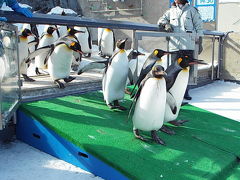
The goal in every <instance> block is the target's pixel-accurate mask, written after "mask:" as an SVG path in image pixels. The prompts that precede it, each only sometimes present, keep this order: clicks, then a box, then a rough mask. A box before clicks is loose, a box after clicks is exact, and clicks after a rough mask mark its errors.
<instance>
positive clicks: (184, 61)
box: [177, 55, 207, 68]
mask: <svg viewBox="0 0 240 180" xmlns="http://www.w3.org/2000/svg"><path fill="white" fill-rule="evenodd" d="M177 63H178V64H179V66H180V67H182V68H186V67H188V66H190V65H194V64H204V65H206V64H207V63H205V62H203V60H198V59H193V58H190V57H189V56H187V55H185V56H180V57H179V58H178V59H177Z"/></svg>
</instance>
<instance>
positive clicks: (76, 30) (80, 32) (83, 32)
mask: <svg viewBox="0 0 240 180" xmlns="http://www.w3.org/2000/svg"><path fill="white" fill-rule="evenodd" d="M76 33H85V31H78V30H76Z"/></svg>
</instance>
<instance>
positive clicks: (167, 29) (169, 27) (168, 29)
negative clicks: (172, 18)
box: [164, 24, 173, 32]
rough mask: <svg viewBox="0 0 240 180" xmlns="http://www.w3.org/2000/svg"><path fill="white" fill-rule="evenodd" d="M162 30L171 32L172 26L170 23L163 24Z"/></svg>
mask: <svg viewBox="0 0 240 180" xmlns="http://www.w3.org/2000/svg"><path fill="white" fill-rule="evenodd" d="M164 30H165V31H166V32H173V27H172V26H171V24H165V26H164Z"/></svg>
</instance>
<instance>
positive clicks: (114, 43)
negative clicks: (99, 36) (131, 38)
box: [112, 31, 116, 51]
mask: <svg viewBox="0 0 240 180" xmlns="http://www.w3.org/2000/svg"><path fill="white" fill-rule="evenodd" d="M112 33H113V51H114V50H115V48H116V39H115V34H114V32H113V31H112Z"/></svg>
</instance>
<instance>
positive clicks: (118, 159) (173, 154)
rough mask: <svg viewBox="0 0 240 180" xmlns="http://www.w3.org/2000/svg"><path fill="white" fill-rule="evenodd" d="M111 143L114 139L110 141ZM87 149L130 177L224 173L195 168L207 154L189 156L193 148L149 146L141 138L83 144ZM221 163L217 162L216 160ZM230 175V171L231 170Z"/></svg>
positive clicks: (166, 177)
mask: <svg viewBox="0 0 240 180" xmlns="http://www.w3.org/2000/svg"><path fill="white" fill-rule="evenodd" d="M109 143H111V142H109ZM82 146H83V148H84V149H85V150H86V151H87V152H92V153H93V154H94V155H95V157H97V158H99V159H100V160H102V161H103V162H105V163H107V164H108V165H110V166H112V167H114V168H115V169H116V170H118V171H120V172H121V173H123V174H124V175H125V176H126V177H127V178H129V179H161V178H163V179H191V178H190V177H203V178H206V179H208V177H209V178H210V177H215V176H216V177H218V178H219V177H220V176H218V174H215V175H214V172H210V171H209V172H208V171H206V169H205V167H204V166H202V167H200V168H194V166H196V165H197V164H198V163H200V164H201V163H202V162H201V161H202V160H204V158H207V157H204V155H201V153H200V150H196V151H198V152H199V155H195V156H189V154H188V153H189V151H187V149H186V151H185V152H181V153H180V152H178V151H174V149H171V148H165V147H163V146H159V145H155V146H149V145H148V144H146V143H144V142H141V141H133V140H132V139H131V138H125V141H124V143H123V144H116V143H114V142H113V143H112V144H111V146H109V145H96V144H82ZM216 164H217V163H216ZM228 175H229V174H228Z"/></svg>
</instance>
